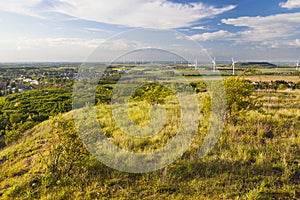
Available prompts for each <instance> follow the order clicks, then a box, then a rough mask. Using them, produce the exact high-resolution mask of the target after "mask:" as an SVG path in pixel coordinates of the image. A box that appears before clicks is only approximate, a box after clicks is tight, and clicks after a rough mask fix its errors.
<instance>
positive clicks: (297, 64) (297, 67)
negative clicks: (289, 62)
mask: <svg viewBox="0 0 300 200" xmlns="http://www.w3.org/2000/svg"><path fill="white" fill-rule="evenodd" d="M298 69H299V62H298V61H297V63H296V70H298Z"/></svg>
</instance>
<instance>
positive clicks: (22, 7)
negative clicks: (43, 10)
mask: <svg viewBox="0 0 300 200" xmlns="http://www.w3.org/2000/svg"><path fill="white" fill-rule="evenodd" d="M42 1H43V0H22V1H20V0H1V1H0V10H4V11H7V12H13V13H18V14H23V15H29V16H33V17H38V18H43V17H42V15H40V12H39V10H38V9H35V7H36V6H37V5H39V4H40V3H41V2H42Z"/></svg>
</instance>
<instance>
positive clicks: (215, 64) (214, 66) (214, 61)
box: [212, 57, 217, 71]
mask: <svg viewBox="0 0 300 200" xmlns="http://www.w3.org/2000/svg"><path fill="white" fill-rule="evenodd" d="M212 64H213V71H216V68H217V63H216V57H214V59H213V60H212Z"/></svg>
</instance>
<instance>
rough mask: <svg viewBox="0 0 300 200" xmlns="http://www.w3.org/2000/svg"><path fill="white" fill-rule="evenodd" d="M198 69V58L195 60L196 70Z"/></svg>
mask: <svg viewBox="0 0 300 200" xmlns="http://www.w3.org/2000/svg"><path fill="white" fill-rule="evenodd" d="M197 67H198V58H196V60H195V70H197Z"/></svg>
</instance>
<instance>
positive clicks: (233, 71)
mask: <svg viewBox="0 0 300 200" xmlns="http://www.w3.org/2000/svg"><path fill="white" fill-rule="evenodd" d="M231 60H232V64H231V67H232V75H235V63H236V61H235V60H234V59H233V58H231Z"/></svg>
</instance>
